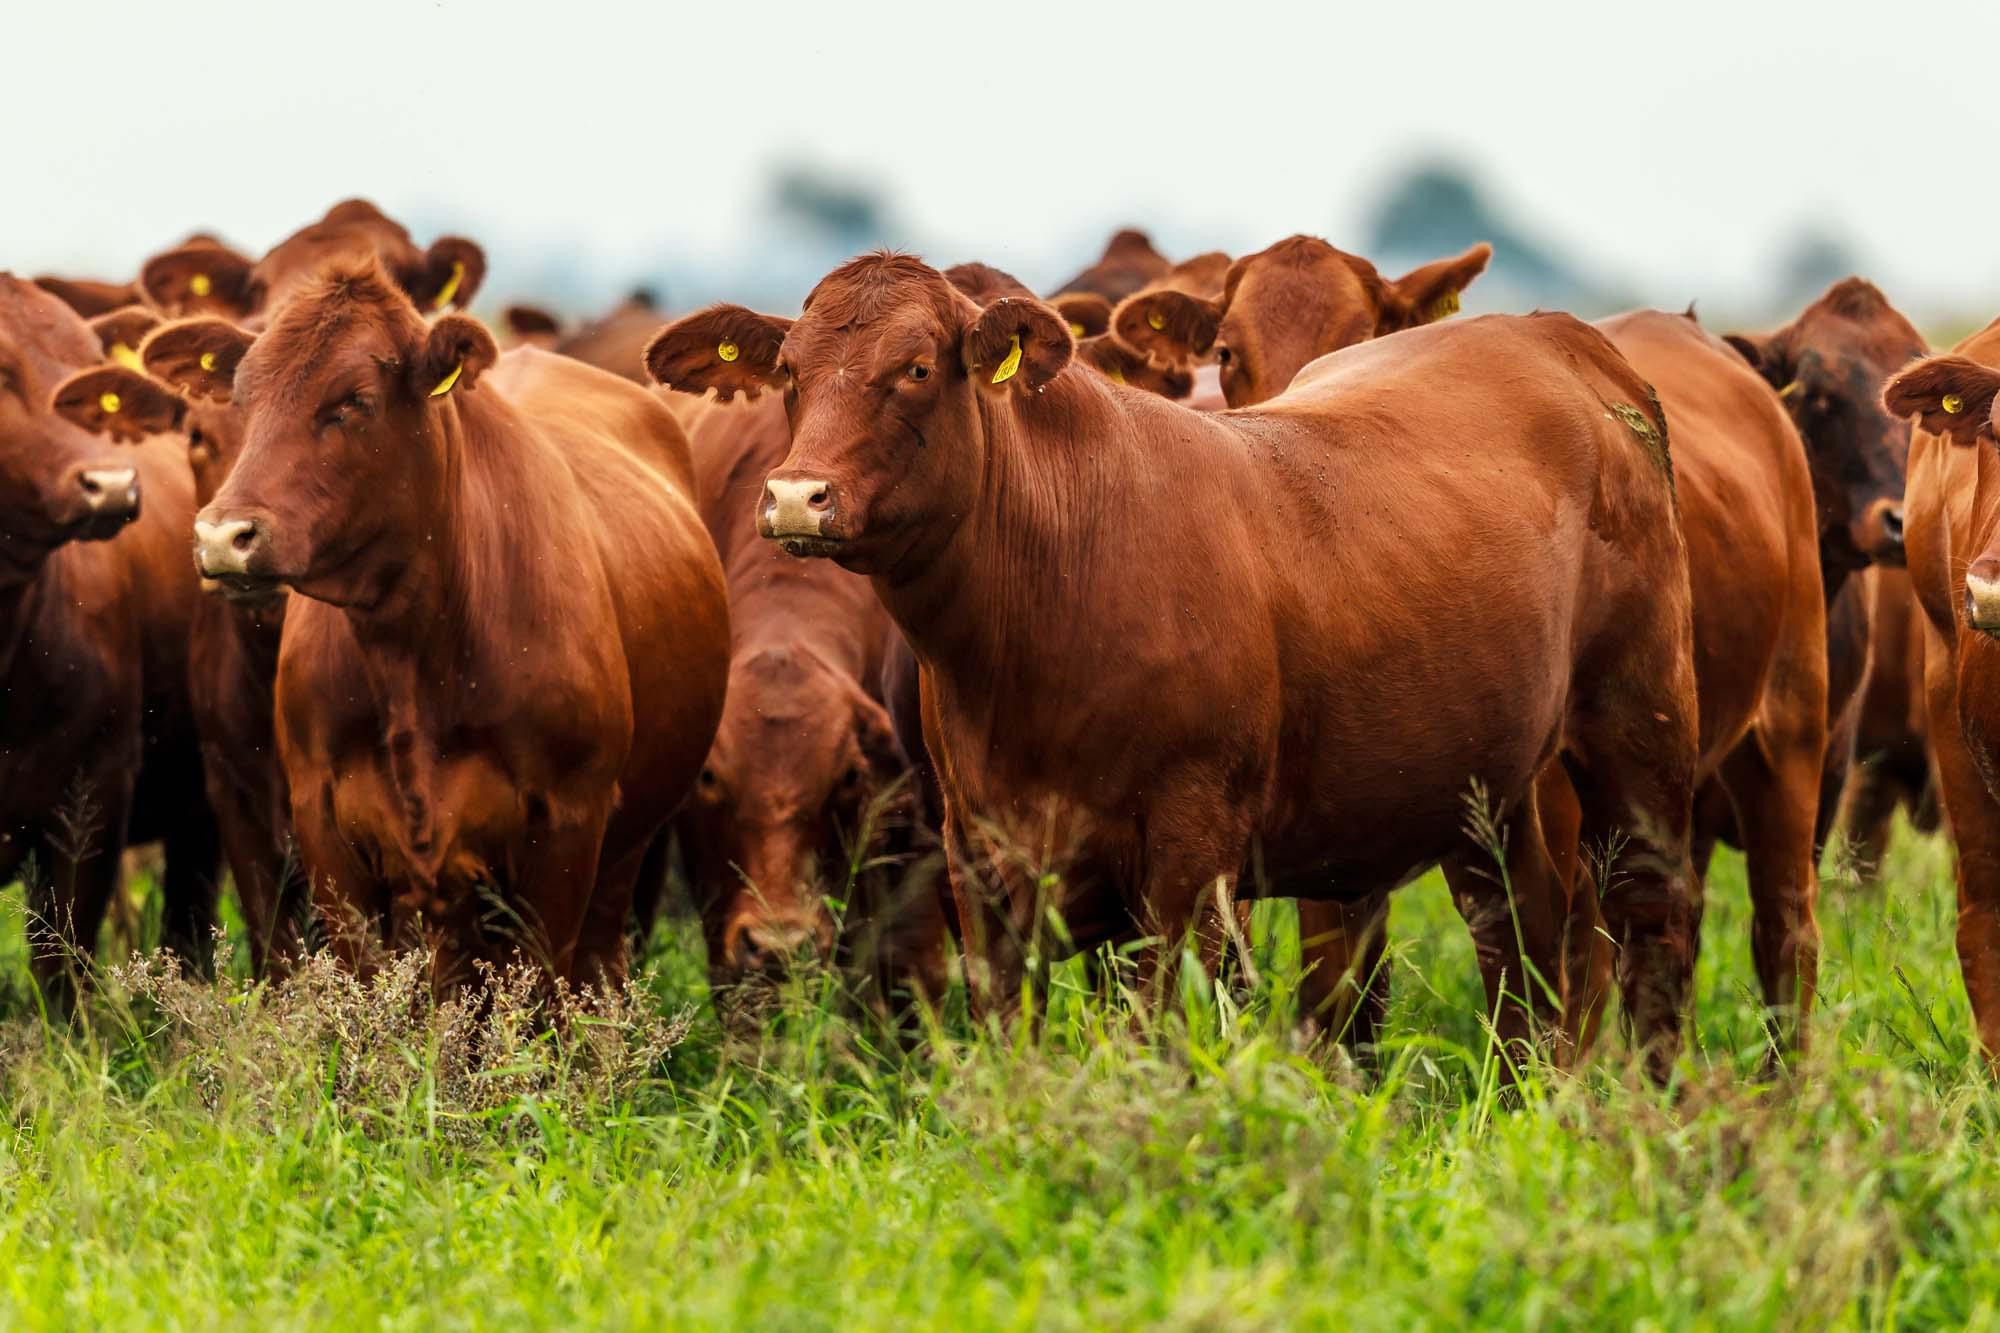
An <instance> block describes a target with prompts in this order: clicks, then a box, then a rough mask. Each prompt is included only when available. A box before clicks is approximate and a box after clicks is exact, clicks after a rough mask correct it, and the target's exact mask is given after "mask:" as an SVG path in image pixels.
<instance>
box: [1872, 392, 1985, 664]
mask: <svg viewBox="0 0 2000 1333" xmlns="http://www.w3.org/2000/svg"><path fill="white" fill-rule="evenodd" d="M1882 406H1883V408H1884V409H1885V410H1886V411H1887V412H1888V413H1889V415H1890V416H1892V417H1895V418H1896V419H1897V420H1911V419H1914V420H1915V422H1916V424H1917V425H1918V427H1920V428H1921V429H1923V430H1926V431H1928V432H1930V433H1931V434H1932V435H1936V436H1938V437H1939V438H1941V439H1945V440H1949V441H1951V443H1952V444H1954V445H1957V446H1960V447H1963V448H1982V449H1992V448H2000V370H1994V369H1993V368H1991V367H1990V366H1983V365H1980V364H1979V363H1978V362H1977V361H1971V360H1968V359H1966V358H1965V357H1962V356H1934V357H1931V358H1930V359H1929V360H1926V361H1919V362H1917V363H1916V364H1915V365H1913V366H1910V367H1909V368H1908V369H1906V370H1904V371H1903V372H1902V373H1900V374H1898V375H1896V376H1895V377H1894V378H1892V379H1891V380H1890V381H1889V383H1888V385H1887V387H1885V388H1884V389H1883V391H1882ZM1985 538H1986V540H1985V546H1984V549H1983V550H1981V551H1980V553H1979V554H1978V555H1977V556H1975V557H1973V559H1972V560H1971V561H1969V562H1968V563H1967V565H1966V568H1965V623H1966V624H1967V625H1969V626H1971V627H1972V628H1973V629H1976V630H1978V631H1979V632H1981V633H1982V634H1987V635H1991V636H1993V637H1995V638H2000V533H1996V532H1989V533H1986V534H1985Z"/></svg>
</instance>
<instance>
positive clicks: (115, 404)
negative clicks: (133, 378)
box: [97, 389, 125, 414]
mask: <svg viewBox="0 0 2000 1333" xmlns="http://www.w3.org/2000/svg"><path fill="white" fill-rule="evenodd" d="M97 405H98V406H99V407H101V408H103V409H104V410H105V411H106V412H107V413H112V414H115V413H116V412H117V411H118V409H119V408H121V407H123V406H125V403H124V401H123V400H122V399H120V398H119V397H118V395H117V394H115V393H112V392H111V391H110V390H108V389H107V390H106V391H105V392H103V393H100V394H98V395H97Z"/></svg>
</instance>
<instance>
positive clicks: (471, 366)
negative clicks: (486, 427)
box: [410, 314, 500, 398]
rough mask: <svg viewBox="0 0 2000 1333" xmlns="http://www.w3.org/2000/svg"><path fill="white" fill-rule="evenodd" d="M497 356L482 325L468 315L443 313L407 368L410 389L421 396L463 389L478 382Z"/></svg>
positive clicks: (426, 396) (497, 351)
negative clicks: (421, 348)
mask: <svg viewBox="0 0 2000 1333" xmlns="http://www.w3.org/2000/svg"><path fill="white" fill-rule="evenodd" d="M499 355H500V348H499V345H498V344H496V343H495V342H494V341H493V335H492V334H491V333H488V332H487V331H486V326H485V325H484V324H481V323H480V322H479V321H478V320H476V319H474V318H473V317H472V316H470V315H460V314H450V315H446V316H444V317H443V318H442V319H440V320H438V321H437V323H435V324H433V325H431V327H430V332H429V333H428V334H426V335H425V337H424V349H423V351H421V352H419V353H417V358H416V361H415V362H414V363H413V364H412V365H411V367H410V388H411V389H413V390H414V391H415V392H416V393H417V394H418V395H419V396H421V397H424V398H442V397H444V396H445V395H446V394H450V393H454V392H463V391H464V390H467V389H470V388H472V387H473V386H474V385H476V384H477V383H478V382H479V377H480V376H481V375H483V374H485V373H486V369H487V367H489V366H491V365H492V364H493V362H494V361H495V359H497V358H498V357H499Z"/></svg>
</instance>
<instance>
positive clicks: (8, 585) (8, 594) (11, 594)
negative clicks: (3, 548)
mask: <svg viewBox="0 0 2000 1333" xmlns="http://www.w3.org/2000/svg"><path fill="white" fill-rule="evenodd" d="M61 581H62V561H60V560H58V559H56V558H55V553H54V552H44V553H42V555H41V556H40V558H39V559H38V561H37V562H36V564H34V565H32V566H29V567H27V568H26V569H25V570H24V569H23V568H22V566H20V565H17V564H15V563H13V561H12V559H11V557H10V556H9V557H0V682H6V683H7V684H9V685H12V684H15V683H18V682H16V681H15V676H16V674H17V673H21V672H26V671H30V670H32V669H33V667H34V665H35V664H34V662H33V661H32V660H25V661H24V660H23V659H22V656H21V646H22V645H23V644H24V643H26V642H27V639H28V634H29V632H30V631H31V630H32V629H33V628H34V627H35V624H36V622H37V621H38V620H39V619H40V618H41V616H42V614H43V611H44V608H46V607H49V606H52V605H55V606H59V605H61V601H62V598H61V591H60V587H59V585H60V583H61Z"/></svg>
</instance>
